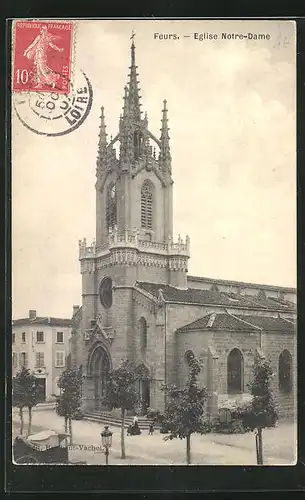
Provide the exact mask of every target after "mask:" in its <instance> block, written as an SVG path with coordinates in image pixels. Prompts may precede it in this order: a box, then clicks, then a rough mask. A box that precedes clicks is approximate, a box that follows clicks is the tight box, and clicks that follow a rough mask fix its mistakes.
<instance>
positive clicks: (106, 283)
mask: <svg viewBox="0 0 305 500" xmlns="http://www.w3.org/2000/svg"><path fill="white" fill-rule="evenodd" d="M100 301H101V304H102V305H103V306H104V307H105V308H106V309H109V307H111V306H112V280H111V279H110V278H108V277H107V278H103V279H102V281H101V284H100Z"/></svg>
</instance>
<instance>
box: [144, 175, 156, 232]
mask: <svg viewBox="0 0 305 500" xmlns="http://www.w3.org/2000/svg"><path fill="white" fill-rule="evenodd" d="M153 201H154V189H153V185H152V183H151V182H149V181H145V182H144V184H143V186H142V189H141V227H143V228H145V229H152V228H153Z"/></svg>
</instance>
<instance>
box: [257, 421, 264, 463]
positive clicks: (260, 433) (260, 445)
mask: <svg viewBox="0 0 305 500" xmlns="http://www.w3.org/2000/svg"><path fill="white" fill-rule="evenodd" d="M257 433H258V458H259V462H258V465H263V431H262V429H261V428H259V429H257Z"/></svg>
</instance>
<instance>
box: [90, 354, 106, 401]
mask: <svg viewBox="0 0 305 500" xmlns="http://www.w3.org/2000/svg"><path fill="white" fill-rule="evenodd" d="M109 370H110V359H109V355H108V353H107V351H106V350H105V349H104V348H103V347H102V346H98V347H97V348H96V349H95V350H94V351H93V353H92V355H91V359H90V374H91V376H92V379H93V384H94V400H95V409H97V410H100V409H102V407H103V404H102V398H103V397H104V396H105V387H106V383H107V380H108V373H109Z"/></svg>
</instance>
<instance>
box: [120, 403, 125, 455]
mask: <svg viewBox="0 0 305 500" xmlns="http://www.w3.org/2000/svg"><path fill="white" fill-rule="evenodd" d="M121 417H122V426H121V458H126V455H125V409H124V408H122V410H121Z"/></svg>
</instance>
